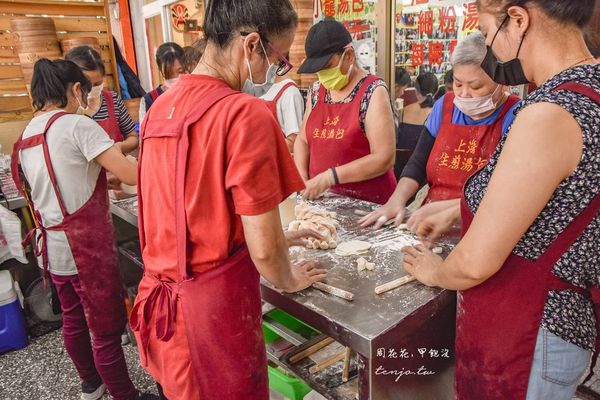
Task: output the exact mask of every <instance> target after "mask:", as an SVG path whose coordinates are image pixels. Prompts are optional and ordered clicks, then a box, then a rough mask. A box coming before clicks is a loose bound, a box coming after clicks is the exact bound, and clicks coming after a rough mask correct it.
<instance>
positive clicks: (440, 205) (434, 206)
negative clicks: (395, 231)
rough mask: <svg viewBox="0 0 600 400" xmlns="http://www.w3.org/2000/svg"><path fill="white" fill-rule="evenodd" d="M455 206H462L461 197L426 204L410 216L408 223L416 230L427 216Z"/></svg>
mask: <svg viewBox="0 0 600 400" xmlns="http://www.w3.org/2000/svg"><path fill="white" fill-rule="evenodd" d="M455 206H458V207H460V200H459V199H453V200H444V201H434V202H431V203H429V204H425V205H423V206H422V207H421V208H419V209H418V210H417V211H415V212H414V213H413V214H412V215H411V216H410V218H409V219H408V221H406V225H407V227H408V229H409V230H410V231H411V232H416V231H417V228H418V227H419V225H420V224H421V223H422V222H423V221H424V220H425V219H426V218H428V217H430V216H432V215H434V214H437V213H439V212H441V211H444V210H447V209H448V208H450V207H455Z"/></svg>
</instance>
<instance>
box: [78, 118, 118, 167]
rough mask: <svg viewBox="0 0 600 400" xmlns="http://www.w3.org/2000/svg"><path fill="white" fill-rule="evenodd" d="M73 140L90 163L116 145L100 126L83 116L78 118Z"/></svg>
mask: <svg viewBox="0 0 600 400" xmlns="http://www.w3.org/2000/svg"><path fill="white" fill-rule="evenodd" d="M73 140H74V142H75V146H76V147H77V148H78V149H79V151H81V153H82V154H83V156H84V157H85V158H86V160H88V162H90V161H92V160H93V159H95V158H96V157H98V156H99V155H100V154H102V153H104V152H105V151H106V150H108V149H110V148H111V147H112V146H113V144H114V143H115V142H114V141H113V140H112V139H111V138H110V137H109V136H108V134H107V133H106V132H105V131H104V129H102V128H101V127H100V125H98V124H97V123H96V122H94V121H93V120H92V119H90V118H87V117H83V116H81V117H78V121H76V122H75V128H74V129H73Z"/></svg>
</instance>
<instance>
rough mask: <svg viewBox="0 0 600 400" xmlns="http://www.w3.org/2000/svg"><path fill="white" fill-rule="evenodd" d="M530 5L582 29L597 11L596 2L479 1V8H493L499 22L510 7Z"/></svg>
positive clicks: (564, 22) (564, 0)
mask: <svg viewBox="0 0 600 400" xmlns="http://www.w3.org/2000/svg"><path fill="white" fill-rule="evenodd" d="M530 4H532V5H535V6H536V7H538V8H539V9H540V10H542V11H543V12H544V13H545V14H546V15H548V16H549V17H550V18H552V19H554V20H556V21H559V22H561V23H563V24H573V25H576V26H578V27H579V28H581V29H583V28H585V27H586V26H587V25H588V23H589V22H590V21H591V19H592V16H593V15H594V10H595V9H596V0H576V1H573V0H502V1H494V0H477V5H478V6H479V7H482V6H483V7H484V8H491V9H492V10H493V12H495V13H496V14H497V15H498V18H499V20H501V19H503V18H504V15H505V14H506V11H507V10H508V8H509V7H512V6H521V7H525V6H527V5H530Z"/></svg>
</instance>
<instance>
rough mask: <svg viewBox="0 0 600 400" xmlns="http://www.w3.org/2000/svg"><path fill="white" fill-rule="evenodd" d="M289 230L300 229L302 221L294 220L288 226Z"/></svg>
mask: <svg viewBox="0 0 600 400" xmlns="http://www.w3.org/2000/svg"><path fill="white" fill-rule="evenodd" d="M288 230H290V231H297V230H300V221H292V222H290V224H289V226H288Z"/></svg>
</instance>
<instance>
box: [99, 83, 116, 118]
mask: <svg viewBox="0 0 600 400" xmlns="http://www.w3.org/2000/svg"><path fill="white" fill-rule="evenodd" d="M102 97H104V103H105V104H106V110H107V111H108V119H110V120H112V121H115V120H116V119H117V114H116V112H115V103H114V102H113V97H112V94H111V93H110V92H109V91H108V90H103V91H102Z"/></svg>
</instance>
